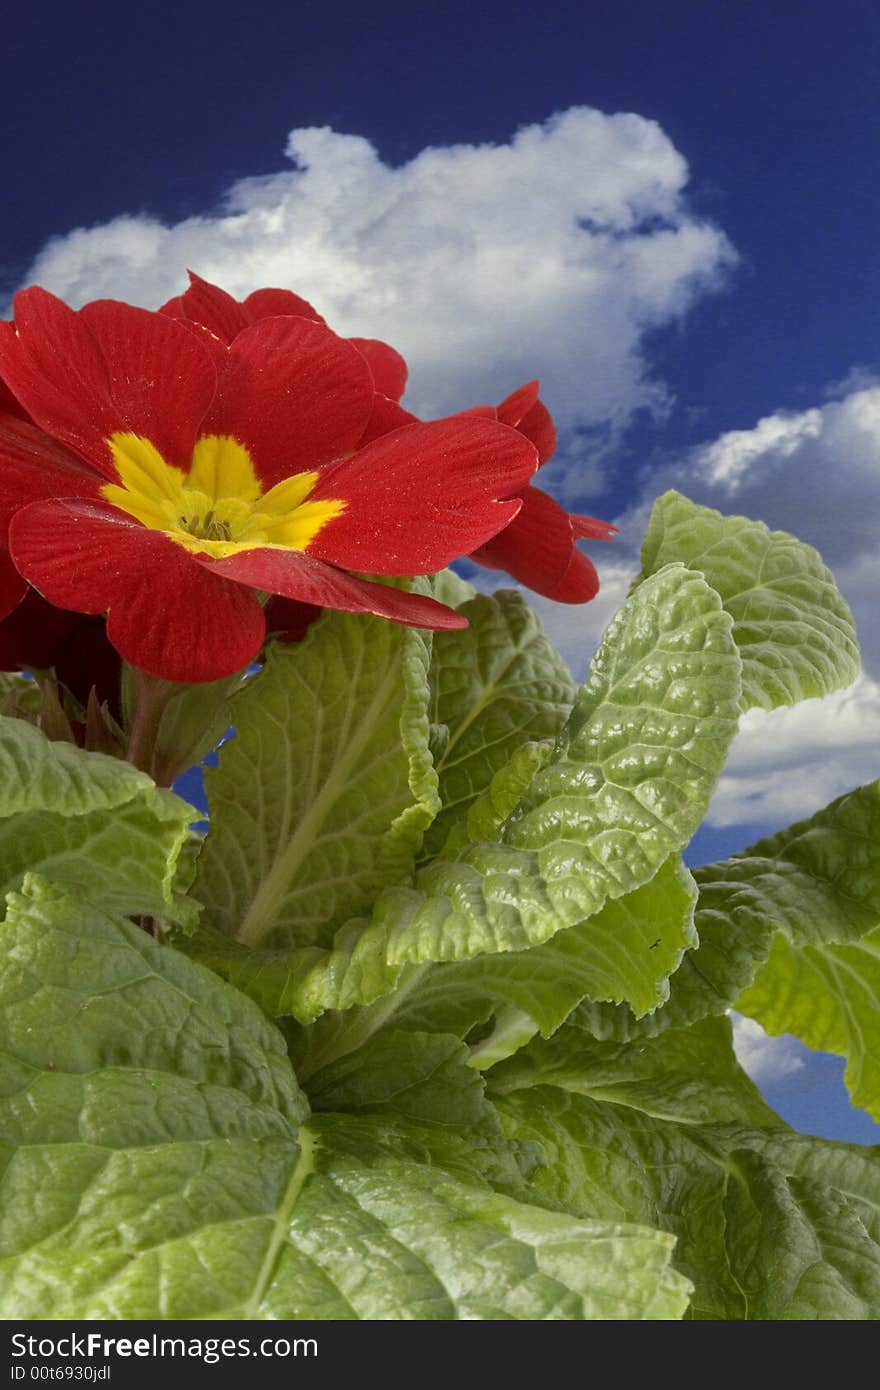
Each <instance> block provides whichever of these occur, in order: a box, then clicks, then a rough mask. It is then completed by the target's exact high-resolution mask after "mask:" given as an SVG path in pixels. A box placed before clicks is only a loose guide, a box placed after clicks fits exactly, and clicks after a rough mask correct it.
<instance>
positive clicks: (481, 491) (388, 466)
mask: <svg viewBox="0 0 880 1390" xmlns="http://www.w3.org/2000/svg"><path fill="white" fill-rule="evenodd" d="M536 462H537V460H536V458H535V451H534V449H533V448H532V446H531V444H529V442H528V440H526V439H524V438H523V437H522V435H520V434H518V433H517V431H516V430H511V429H508V428H507V426H506V425H499V424H496V422H495V421H494V420H485V419H482V418H481V417H480V416H476V415H458V416H453V417H452V418H451V419H449V420H438V421H436V422H435V423H433V424H429V425H407V426H405V427H404V428H403V429H399V430H393V431H392V432H391V434H386V435H383V437H382V438H381V439H377V440H374V442H373V443H372V444H368V445H367V447H366V448H365V449H361V450H359V451H358V453H356V454H355V455H354V457H353V458H350V459H345V460H343V461H342V462H340V463H337V464H334V465H333V467H332V468H328V469H326V470H325V472H324V473H323V474H322V476H321V479H320V481H319V483H318V484H317V486H316V488H315V490H314V492H313V493H312V494H311V497H310V499H309V500H310V501H311V500H313V499H314V500H315V501H318V500H320V499H321V498H331V497H338V498H342V499H344V500H345V501H346V502H347V503H348V505H347V507H346V509H345V511H343V512H342V513H341V514H340V515H339V516H337V517H334V518H333V520H332V521H328V522H327V523H326V524H325V525H324V526H323V527H322V529H321V530H320V531H319V532H318V534H317V536H316V537H315V539H314V540H313V541H312V542H311V544H310V545H309V553H310V554H312V555H316V556H318V558H319V559H322V560H327V561H328V562H329V563H330V564H337V565H342V566H344V567H345V568H346V569H354V570H366V571H368V572H370V573H373V574H430V573H432V572H433V571H434V570H439V569H443V568H444V567H445V566H446V565H448V564H449V563H450V561H452V560H455V559H457V558H459V557H460V556H462V555H467V554H469V553H470V551H472V550H475V549H476V548H477V546H478V545H482V544H483V543H484V542H485V541H487V540H488V539H489V537H490V536H493V535H494V534H495V533H496V532H497V531H500V530H501V528H502V527H503V526H506V525H507V524H508V523H509V522H510V521H512V520H513V518H514V516H516V513H517V512H518V511H519V509H520V506H521V503H520V502H519V500H516V501H499V500H498V499H500V498H509V497H510V496H511V494H512V493H516V492H517V491H518V490H519V489H520V488H521V487H522V486H523V484H524V483H525V482H527V481H528V479H529V478H530V477H531V475H532V474H533V473H534V471H535V466H536Z"/></svg>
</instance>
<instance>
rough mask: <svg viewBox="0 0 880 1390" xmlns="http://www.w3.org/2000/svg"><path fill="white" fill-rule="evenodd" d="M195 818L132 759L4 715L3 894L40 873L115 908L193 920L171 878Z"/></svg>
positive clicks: (0, 737)
mask: <svg viewBox="0 0 880 1390" xmlns="http://www.w3.org/2000/svg"><path fill="white" fill-rule="evenodd" d="M195 815H197V812H195V811H194V810H193V808H192V807H191V806H188V805H187V804H186V802H185V801H181V800H180V798H179V797H177V796H174V795H173V793H171V792H168V791H162V790H159V789H158V788H157V787H156V786H155V785H154V784H153V782H152V781H151V779H150V778H149V777H148V776H147V775H146V773H144V772H139V771H138V770H137V768H134V767H132V766H131V764H130V763H126V762H121V761H120V760H119V759H117V758H110V757H107V756H106V755H105V754H103V753H85V752H83V751H82V750H81V749H79V748H75V747H74V746H73V745H72V744H69V743H51V742H50V741H49V739H47V738H46V735H45V734H43V733H41V732H40V730H39V729H36V728H33V727H32V726H31V725H30V724H27V723H25V722H24V721H23V720H21V719H7V718H2V717H0V893H2V894H4V895H5V894H6V893H7V892H9V891H10V890H11V889H13V888H17V887H18V885H19V884H20V883H21V880H22V876H23V875H24V874H25V873H26V872H27V871H28V870H39V872H40V873H42V874H44V875H46V876H47V877H49V878H51V879H53V880H55V881H56V882H58V883H62V884H67V885H70V886H72V887H79V888H81V889H82V890H83V891H84V892H86V893H87V894H88V895H89V897H90V898H92V899H93V900H94V901H95V902H96V903H100V904H101V905H102V906H104V907H107V908H108V909H110V910H116V911H119V912H123V913H131V914H136V913H143V914H148V915H156V916H165V917H180V916H181V915H182V916H183V918H184V920H187V921H191V920H192V915H193V906H194V905H192V904H183V903H182V902H181V901H180V900H179V899H175V897H174V894H173V890H172V883H173V878H174V871H175V864H176V861H177V856H178V854H179V852H180V849H181V846H182V845H183V843H184V841H185V840H186V838H187V834H188V826H189V823H190V821H191V820H192V819H193V817H194V816H195Z"/></svg>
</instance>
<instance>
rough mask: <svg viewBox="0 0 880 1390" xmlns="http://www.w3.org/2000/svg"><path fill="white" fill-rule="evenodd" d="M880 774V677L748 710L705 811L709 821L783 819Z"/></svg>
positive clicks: (781, 821)
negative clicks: (776, 706)
mask: <svg viewBox="0 0 880 1390" xmlns="http://www.w3.org/2000/svg"><path fill="white" fill-rule="evenodd" d="M875 777H880V685H878V683H877V682H876V681H873V680H870V679H869V678H868V677H866V676H864V675H863V676H861V677H860V678H859V680H858V681H857V682H856V684H855V685H853V686H851V687H850V688H849V689H848V690H840V691H836V692H835V693H834V694H833V695H828V696H826V697H825V699H823V700H805V701H804V702H803V703H802V704H799V705H793V706H791V707H790V708H786V709H778V710H771V711H766V710H749V712H748V713H747V714H746V715H744V716H743V719H742V723H741V725H740V730H739V733H738V734H737V736H736V738H735V740H734V743H733V747H732V749H731V752H730V758H729V759H728V763H727V767H726V768H725V771H724V775H723V776H722V778H721V780H720V782H719V783H718V787H717V789H716V792H715V795H714V797H713V799H712V803H711V805H710V807H709V811H708V813H707V817H706V819H707V821H708V822H709V824H711V825H717V826H724V825H737V824H739V823H740V822H742V821H751V822H753V823H764V824H770V823H773V824H775V825H785V824H787V823H788V822H790V821H795V820H801V819H803V818H804V817H806V816H811V815H813V813H814V812H816V811H818V810H821V808H822V807H823V806H827V804H828V802H829V801H833V800H834V798H835V797H837V796H842V795H843V793H844V792H845V791H849V790H850V789H851V788H852V787H857V786H859V785H861V784H862V783H863V782H868V781H871V780H872V779H873V778H875Z"/></svg>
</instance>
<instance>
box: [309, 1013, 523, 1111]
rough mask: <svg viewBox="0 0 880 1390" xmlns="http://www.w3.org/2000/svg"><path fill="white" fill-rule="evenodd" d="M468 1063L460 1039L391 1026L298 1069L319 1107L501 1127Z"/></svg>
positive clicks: (482, 1085)
mask: <svg viewBox="0 0 880 1390" xmlns="http://www.w3.org/2000/svg"><path fill="white" fill-rule="evenodd" d="M467 1063H468V1052H467V1048H466V1047H465V1046H464V1045H463V1044H462V1043H461V1042H460V1041H459V1039H458V1038H455V1037H450V1036H449V1035H448V1034H443V1033H416V1032H408V1033H407V1032H400V1031H398V1030H395V1029H388V1030H386V1031H385V1032H383V1033H379V1034H378V1035H377V1036H375V1037H373V1038H370V1039H369V1040H368V1041H367V1042H366V1043H365V1044H364V1046H363V1047H362V1048H360V1049H359V1050H358V1051H356V1052H349V1053H348V1054H347V1055H345V1056H343V1057H340V1058H338V1059H337V1060H336V1061H332V1062H328V1063H326V1064H325V1065H324V1066H321V1067H320V1068H318V1069H315V1068H314V1066H313V1067H312V1068H311V1069H310V1071H309V1073H308V1074H306V1073H305V1072H303V1070H302V1068H301V1067H298V1068H297V1070H298V1071H299V1072H300V1075H302V1076H303V1077H304V1078H305V1080H306V1089H307V1091H308V1095H309V1099H310V1101H311V1103H312V1106H313V1108H314V1109H315V1110H343V1111H346V1112H348V1113H350V1114H364V1115H367V1114H376V1113H379V1114H393V1115H399V1116H401V1117H402V1118H403V1119H404V1120H412V1121H413V1122H414V1123H416V1124H420V1125H425V1124H435V1125H442V1126H447V1127H449V1126H456V1127H457V1128H459V1129H470V1128H471V1127H474V1128H479V1127H481V1126H482V1127H484V1128H485V1127H492V1126H493V1124H494V1125H497V1120H496V1119H495V1116H494V1112H493V1110H492V1107H491V1106H490V1105H489V1104H488V1103H487V1101H486V1099H485V1094H484V1082H483V1079H482V1077H481V1076H480V1075H479V1074H478V1073H477V1072H475V1071H474V1069H473V1068H472V1067H469V1066H468V1064H467Z"/></svg>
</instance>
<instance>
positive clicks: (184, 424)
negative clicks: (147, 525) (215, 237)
mask: <svg viewBox="0 0 880 1390" xmlns="http://www.w3.org/2000/svg"><path fill="white" fill-rule="evenodd" d="M15 310H16V329H17V331H16V330H14V329H12V328H11V327H10V326H9V325H8V324H0V372H2V374H3V376H4V377H5V379H6V380H7V381H8V383H9V385H10V386H11V388H12V390H13V391H14V392H15V394H16V395H17V396H18V398H19V399H20V401H21V403H22V404H23V405H24V406H25V408H26V409H27V410H28V411H29V412H30V414H31V415H32V417H33V419H34V420H35V421H36V423H37V424H38V425H39V426H40V427H41V429H44V430H46V431H47V433H49V434H51V435H54V436H55V438H56V439H60V440H61V441H62V442H63V443H65V444H68V445H70V447H71V448H73V449H75V450H76V451H77V453H79V454H82V455H83V457H85V458H87V459H88V460H89V462H90V463H93V464H94V465H95V466H96V467H97V468H98V469H100V471H101V472H102V473H104V474H105V475H106V476H107V477H111V478H115V476H116V472H115V469H114V467H113V463H112V458H111V455H110V451H109V448H108V446H107V444H106V440H107V438H108V436H110V435H111V434H114V433H117V432H120V431H123V432H131V433H133V434H137V435H140V436H143V437H145V438H147V439H149V440H151V441H152V443H153V444H154V445H155V446H156V448H157V449H158V450H159V452H160V454H161V455H162V456H163V458H165V459H166V461H167V462H169V463H174V464H177V465H178V466H181V465H184V464H185V465H186V466H187V467H188V466H189V462H190V458H191V454H192V447H193V443H194V440H195V436H196V431H197V428H198V425H199V423H200V421H201V419H202V416H203V415H204V413H205V411H206V410H207V408H208V405H209V404H210V402H211V398H212V397H213V394H214V390H215V384H216V375H215V369H214V366H213V363H212V361H211V358H210V355H209V354H208V353H207V352H206V351H205V349H204V348H203V347H202V345H201V344H200V343H199V342H198V340H197V339H196V337H195V336H194V335H193V334H192V333H190V332H189V331H188V330H187V329H186V328H184V326H183V325H182V324H181V323H178V322H176V321H175V320H174V319H171V318H167V317H166V316H165V315H163V314H153V313H150V312H148V311H147V310H146V309H136V308H133V307H132V306H131V305H129V304H119V303H116V302H115V301H114V300H98V301H96V302H95V303H93V304H87V305H86V306H85V308H84V309H82V310H81V311H80V312H79V313H74V311H73V310H72V309H69V308H68V307H67V305H66V304H63V303H62V301H61V300H60V299H56V298H55V296H54V295H51V294H47V293H46V291H45V290H41V289H31V290H25V291H24V292H23V293H21V294H18V295H16V297H15Z"/></svg>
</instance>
